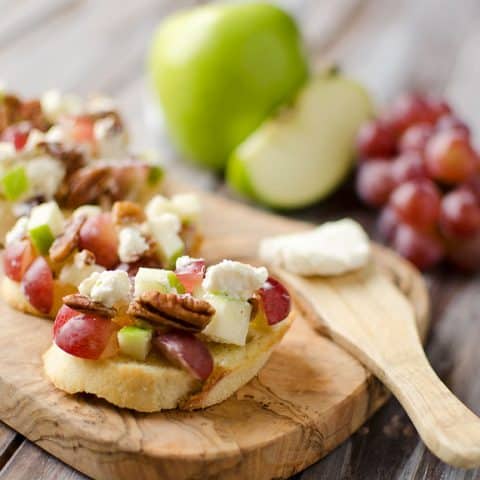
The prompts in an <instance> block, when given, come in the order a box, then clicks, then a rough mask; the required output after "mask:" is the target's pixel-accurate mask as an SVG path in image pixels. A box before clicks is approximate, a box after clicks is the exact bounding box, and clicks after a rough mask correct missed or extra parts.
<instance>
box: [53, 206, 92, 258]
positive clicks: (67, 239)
mask: <svg viewBox="0 0 480 480" xmlns="http://www.w3.org/2000/svg"><path fill="white" fill-rule="evenodd" d="M86 219H87V217H86V216H83V215H80V216H77V217H73V218H72V219H71V220H70V221H69V222H68V224H67V225H66V227H65V231H64V232H63V233H62V234H61V235H60V236H59V237H58V238H57V239H55V241H54V242H53V243H52V246H51V247H50V250H49V254H50V259H51V260H53V261H54V262H62V261H63V260H65V259H66V258H67V257H68V256H69V255H70V254H71V253H72V252H73V251H74V250H75V249H76V248H77V246H78V241H79V239H80V229H81V228H82V225H83V224H84V223H85V220H86Z"/></svg>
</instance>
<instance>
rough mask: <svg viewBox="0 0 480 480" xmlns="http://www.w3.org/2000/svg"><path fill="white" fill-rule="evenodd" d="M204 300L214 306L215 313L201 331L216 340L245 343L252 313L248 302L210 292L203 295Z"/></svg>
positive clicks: (234, 343)
mask: <svg viewBox="0 0 480 480" xmlns="http://www.w3.org/2000/svg"><path fill="white" fill-rule="evenodd" d="M204 300H206V301H207V302H208V303H210V304H211V305H212V306H213V307H214V308H215V315H213V317H212V318H211V320H210V322H209V324H208V325H207V326H206V327H205V328H204V329H203V330H202V333H203V334H204V335H206V336H207V337H209V338H211V339H212V340H214V341H216V342H220V343H231V344H233V345H239V346H243V345H245V342H246V339H247V333H248V326H249V323H250V315H251V313H252V306H251V305H250V303H248V302H247V301H246V300H237V299H236V298H231V297H227V296H226V295H214V294H211V293H209V294H207V295H205V296H204Z"/></svg>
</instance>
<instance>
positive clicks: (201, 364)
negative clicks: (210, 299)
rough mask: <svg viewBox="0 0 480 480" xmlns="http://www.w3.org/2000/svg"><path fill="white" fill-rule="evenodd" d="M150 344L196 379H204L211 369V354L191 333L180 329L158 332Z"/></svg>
mask: <svg viewBox="0 0 480 480" xmlns="http://www.w3.org/2000/svg"><path fill="white" fill-rule="evenodd" d="M152 344H153V346H154V347H156V348H157V349H158V350H159V351H160V352H161V353H163V355H165V357H167V358H168V360H170V361H171V362H172V363H173V364H174V365H177V366H179V367H181V368H184V369H185V370H187V372H189V373H190V374H191V375H193V376H194V377H195V378H197V379H198V380H206V379H207V378H208V377H209V376H210V374H211V373H212V371H213V358H212V354H211V353H210V351H209V350H208V348H207V347H206V345H205V344H204V343H203V342H202V341H201V340H199V339H198V338H197V337H196V336H195V335H193V334H192V333H189V332H184V331H181V330H171V331H170V332H167V333H160V334H158V335H156V336H155V337H154V338H153V342H152Z"/></svg>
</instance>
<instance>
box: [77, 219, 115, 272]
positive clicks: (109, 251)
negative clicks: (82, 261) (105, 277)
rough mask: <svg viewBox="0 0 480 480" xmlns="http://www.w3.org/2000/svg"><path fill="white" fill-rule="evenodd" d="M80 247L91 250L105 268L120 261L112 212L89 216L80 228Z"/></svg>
mask: <svg viewBox="0 0 480 480" xmlns="http://www.w3.org/2000/svg"><path fill="white" fill-rule="evenodd" d="M79 247H80V249H81V250H83V249H86V250H90V251H91V252H92V253H93V254H94V255H95V261H96V263H98V264H99V265H102V266H103V267H105V268H108V269H110V268H113V267H115V266H116V265H117V264H118V263H119V258H118V254H117V249H118V238H117V232H116V230H115V225H114V223H113V221H112V216H111V215H110V213H99V214H98V215H95V216H92V217H89V218H87V220H86V221H85V223H84V224H83V225H82V228H81V229H80V241H79Z"/></svg>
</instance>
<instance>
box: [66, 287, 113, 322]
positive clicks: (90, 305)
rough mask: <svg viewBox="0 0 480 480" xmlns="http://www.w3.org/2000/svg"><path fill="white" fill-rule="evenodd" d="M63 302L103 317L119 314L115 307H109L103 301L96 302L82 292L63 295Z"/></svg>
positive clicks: (68, 305)
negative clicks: (81, 293)
mask: <svg viewBox="0 0 480 480" xmlns="http://www.w3.org/2000/svg"><path fill="white" fill-rule="evenodd" d="M63 303H64V304H65V305H67V307H70V308H73V310H77V311H79V312H83V313H92V314H94V315H100V316H102V317H108V318H112V317H114V316H115V315H116V314H117V310H116V309H115V308H113V307H107V306H106V305H104V304H103V303H100V302H96V301H95V300H92V299H91V298H90V297H87V296H86V295H80V293H74V294H72V295H67V296H65V297H63Z"/></svg>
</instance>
